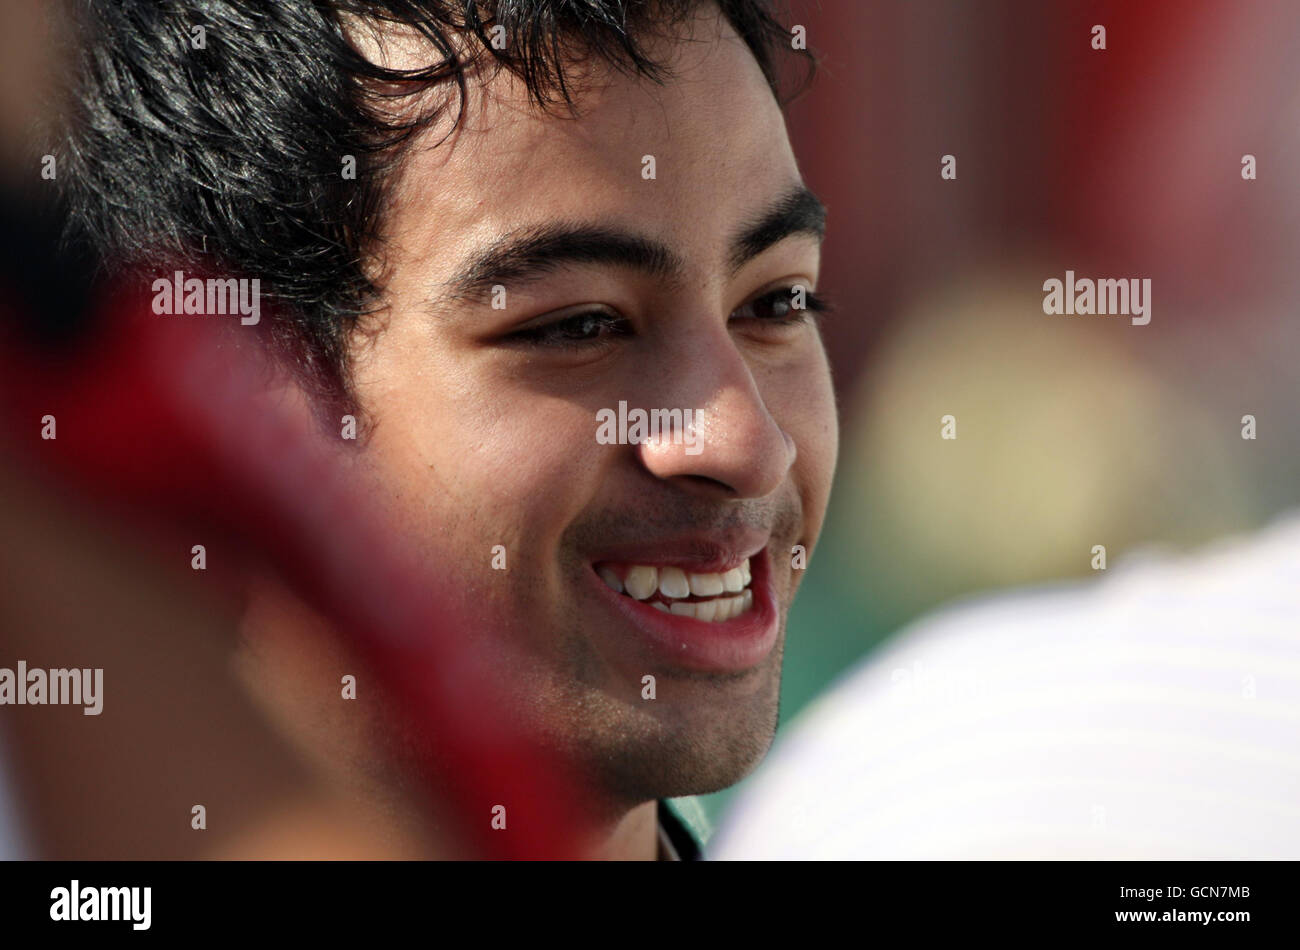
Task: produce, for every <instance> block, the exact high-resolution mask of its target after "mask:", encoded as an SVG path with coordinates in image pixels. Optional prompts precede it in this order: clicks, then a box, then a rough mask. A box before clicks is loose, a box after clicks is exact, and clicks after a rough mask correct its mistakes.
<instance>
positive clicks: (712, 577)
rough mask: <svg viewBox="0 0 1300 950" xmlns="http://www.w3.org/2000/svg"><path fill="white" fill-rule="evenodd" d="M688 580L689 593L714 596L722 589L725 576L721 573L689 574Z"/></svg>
mask: <svg viewBox="0 0 1300 950" xmlns="http://www.w3.org/2000/svg"><path fill="white" fill-rule="evenodd" d="M737 574H739V572H737ZM688 580H690V582H691V593H692V594H694V595H695V596H696V597H716V596H718V595H719V594H721V593H722V591H723V581H724V580H725V578H723V576H722V575H721V574H691V575H690V576H689V577H688ZM736 589H737V590H739V589H740V588H736Z"/></svg>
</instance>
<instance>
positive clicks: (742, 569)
mask: <svg viewBox="0 0 1300 950" xmlns="http://www.w3.org/2000/svg"><path fill="white" fill-rule="evenodd" d="M597 573H598V574H599V575H600V579H601V580H602V581H604V582H605V584H606V585H607V586H608V587H609V588H610V589H611V590H614V591H617V592H618V593H621V594H622V593H625V594H627V595H628V596H629V597H634V598H636V599H637V600H649V599H650V598H651V597H653V596H654V595H655V594H656V592H657V593H660V594H662V595H663V597H664V598H665V599H667V600H669V601H671V602H672V603H667V604H665V603H661V602H660V601H651V603H650V605H649V606H651V607H653V608H654V609H655V610H658V611H661V612H663V613H672V614H676V615H677V616H679V617H694V618H695V619H696V620H703V621H705V622H712V623H721V622H723V621H726V620H730V619H731V618H732V617H736V616H739V615H740V614H743V613H745V612H746V611H747V610H750V609H751V608H752V607H753V606H754V592H753V591H752V590H751V589H750V588H749V585H750V583H751V582H752V581H753V579H754V575H753V573H752V572H751V571H750V566H749V559H748V558H746V559H745V560H744V561H743V562H742V563H741V564H740V566H739V567H733V568H732V569H731V570H729V571H727V572H725V573H722V574H687V573H686V572H685V571H684V570H682V569H681V568H680V567H672V566H667V567H652V566H650V565H648V564H634V565H629V566H628V567H627V568H626V570H625V572H624V575H623V578H622V580H620V579H619V576H618V574H617V573H616V572H615V571H614V570H612V569H611V568H609V567H600V568H597ZM728 594H729V595H734V596H723V595H728ZM692 595H693V596H695V597H705V598H708V599H707V600H696V601H687V600H685V599H684V598H686V597H690V596H692Z"/></svg>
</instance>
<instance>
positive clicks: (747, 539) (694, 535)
mask: <svg viewBox="0 0 1300 950" xmlns="http://www.w3.org/2000/svg"><path fill="white" fill-rule="evenodd" d="M770 538H771V535H770V534H769V533H768V532H766V531H756V530H752V529H741V530H735V531H720V532H701V531H695V532H690V533H683V534H679V535H673V536H671V537H659V538H654V539H646V540H642V541H627V542H624V543H620V544H615V545H611V546H610V547H607V548H603V549H601V550H600V551H599V552H598V553H597V554H596V555H595V556H594V557H592V559H591V562H592V564H593V565H597V566H598V565H600V564H602V563H608V562H618V563H622V564H645V565H647V566H651V567H669V566H671V567H680V568H682V569H683V570H686V571H692V572H694V573H696V574H721V573H724V572H726V571H729V570H731V569H732V568H736V567H739V566H740V565H741V564H742V563H744V561H745V559H746V558H751V557H753V556H754V555H756V554H758V553H759V552H760V551H762V550H763V549H764V548H765V547H767V544H768V541H769V540H770Z"/></svg>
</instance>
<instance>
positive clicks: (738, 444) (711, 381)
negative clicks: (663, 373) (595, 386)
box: [637, 330, 796, 498]
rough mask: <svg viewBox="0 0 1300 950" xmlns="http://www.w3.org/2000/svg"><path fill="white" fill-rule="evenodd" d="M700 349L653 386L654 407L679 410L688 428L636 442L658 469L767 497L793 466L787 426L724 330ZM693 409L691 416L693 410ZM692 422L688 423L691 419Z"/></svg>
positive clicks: (735, 493) (728, 493)
mask: <svg viewBox="0 0 1300 950" xmlns="http://www.w3.org/2000/svg"><path fill="white" fill-rule="evenodd" d="M708 344H709V345H708V350H707V353H708V355H707V356H703V357H702V356H701V355H700V350H698V349H697V350H696V351H695V353H694V354H693V356H692V358H691V359H690V360H689V361H687V362H686V364H685V365H683V363H682V362H680V361H673V362H674V363H675V364H676V365H679V366H683V369H682V370H681V377H680V379H677V378H673V377H669V378H670V379H672V384H671V385H668V386H662V385H661V386H655V387H650V388H652V389H653V390H654V391H655V392H656V393H657V395H658V398H659V399H661V400H662V399H668V400H672V401H670V402H668V403H666V404H664V403H660V404H658V406H647V407H646V408H647V410H650V409H653V408H666V409H669V410H672V409H681V410H682V412H681V418H682V428H681V430H680V431H676V429H675V425H676V415H675V414H674V415H673V423H674V431H672V432H665V431H660V433H659V436H658V438H657V439H650V440H648V441H645V442H642V443H641V444H640V445H638V446H637V451H638V454H639V457H640V460H641V464H642V465H644V466H645V468H646V469H647V470H648V471H649V472H651V473H652V474H653V475H655V476H657V477H659V478H662V479H671V480H674V481H676V482H678V483H679V484H681V485H682V486H684V487H689V488H690V489H691V490H693V491H697V492H702V493H705V494H708V495H712V496H715V497H726V498H762V497H765V496H767V495H770V494H771V493H772V492H774V491H775V490H776V489H777V488H778V487H779V486H780V484H781V482H782V481H784V479H785V477H786V474H787V473H788V472H789V471H790V467H791V466H792V465H794V460H795V454H796V447H795V444H794V439H793V438H791V437H790V435H789V434H788V433H786V432H785V431H784V430H782V429H781V427H780V425H778V424H777V422H776V420H775V419H774V418H773V417H772V414H771V413H770V412H769V411H768V407H767V405H766V403H765V402H764V400H763V397H762V394H761V392H760V391H759V388H758V385H757V383H756V382H755V380H754V376H753V374H752V373H751V372H750V369H749V366H748V364H747V363H746V362H745V359H744V357H743V356H742V355H741V353H740V352H739V350H737V348H736V346H735V344H734V342H733V341H732V340H731V338H730V335H729V334H727V333H726V331H725V330H723V331H722V332H721V334H720V335H719V336H718V337H711V338H710V339H709V341H708ZM687 411H689V413H690V414H689V416H688V415H687ZM688 421H689V424H688Z"/></svg>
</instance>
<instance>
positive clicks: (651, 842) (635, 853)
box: [592, 801, 659, 861]
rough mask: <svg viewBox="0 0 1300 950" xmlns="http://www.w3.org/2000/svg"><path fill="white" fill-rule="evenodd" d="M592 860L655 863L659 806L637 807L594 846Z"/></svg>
mask: <svg viewBox="0 0 1300 950" xmlns="http://www.w3.org/2000/svg"><path fill="white" fill-rule="evenodd" d="M592 857H593V858H597V859H599V860H605V861H654V860H656V859H657V858H658V857H659V803H658V802H654V801H650V802H645V803H643V804H641V805H637V806H636V807H635V808H633V809H632V810H631V811H629V812H628V813H627V814H626V815H624V816H623V818H622V820H620V821H619V822H618V823H617V824H616V825H615V826H614V828H613V830H612V831H611V832H610V834H609V835H608V836H607V837H606V838H605V840H604V841H603V842H602V843H601V844H599V845H597V846H596V848H595V849H594V851H593V854H592Z"/></svg>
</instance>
